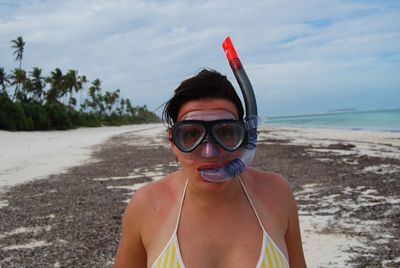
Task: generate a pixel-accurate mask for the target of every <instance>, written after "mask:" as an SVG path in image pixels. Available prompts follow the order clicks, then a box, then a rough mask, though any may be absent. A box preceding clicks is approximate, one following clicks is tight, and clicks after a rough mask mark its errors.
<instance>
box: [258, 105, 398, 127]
mask: <svg viewBox="0 0 400 268" xmlns="http://www.w3.org/2000/svg"><path fill="white" fill-rule="evenodd" d="M261 120H262V124H263V125H271V126H292V127H318V128H342V129H343V128H344V129H353V130H382V131H393V132H400V109H392V110H377V111H351V112H335V113H325V114H310V115H296V116H279V117H278V116H277V117H268V118H261Z"/></svg>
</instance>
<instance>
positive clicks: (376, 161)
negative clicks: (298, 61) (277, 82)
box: [0, 124, 400, 267]
mask: <svg viewBox="0 0 400 268" xmlns="http://www.w3.org/2000/svg"><path fill="white" fill-rule="evenodd" d="M0 148H1V150H0V267H111V266H112V263H113V258H114V255H115V252H116V249H117V246H118V241H119V235H120V228H121V220H122V218H121V217H122V214H123V211H124V208H125V206H126V202H127V201H128V200H129V198H130V197H131V195H132V194H134V192H135V191H136V190H137V189H138V188H139V187H141V186H143V185H144V184H146V183H148V182H150V181H153V180H158V179H160V178H162V177H163V176H164V175H166V174H168V173H169V172H171V171H173V170H176V169H177V166H176V164H175V161H174V158H173V156H172V154H171V152H170V151H169V147H168V144H167V140H166V139H165V135H164V127H163V126H162V125H160V124H154V125H139V126H125V127H120V128H118V127H116V128H97V129H96V128H94V129H77V130H70V131H59V132H16V133H10V132H4V131H0ZM253 166H254V167H257V168H260V169H263V170H270V171H274V172H278V173H281V174H282V175H283V176H285V177H286V178H287V179H288V180H289V182H290V184H291V185H292V188H293V191H294V194H295V197H296V200H297V202H298V207H299V215H300V224H301V231H302V237H303V247H304V252H305V256H306V260H307V264H308V267H399V266H400V245H399V243H398V237H400V224H399V222H400V133H390V132H372V131H350V130H333V129H329V130H327V129H300V128H271V127H263V128H261V129H260V136H259V143H258V147H257V153H256V157H255V159H254V161H253Z"/></svg>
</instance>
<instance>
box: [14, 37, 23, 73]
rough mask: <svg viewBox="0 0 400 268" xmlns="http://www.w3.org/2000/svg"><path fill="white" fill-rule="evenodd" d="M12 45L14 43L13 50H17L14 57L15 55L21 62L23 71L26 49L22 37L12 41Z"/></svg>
mask: <svg viewBox="0 0 400 268" xmlns="http://www.w3.org/2000/svg"><path fill="white" fill-rule="evenodd" d="M11 43H13V45H12V46H11V48H13V49H15V50H14V53H13V55H15V60H16V61H19V68H20V69H21V66H22V58H23V56H24V47H25V42H24V39H23V38H22V36H18V37H17V39H14V40H11Z"/></svg>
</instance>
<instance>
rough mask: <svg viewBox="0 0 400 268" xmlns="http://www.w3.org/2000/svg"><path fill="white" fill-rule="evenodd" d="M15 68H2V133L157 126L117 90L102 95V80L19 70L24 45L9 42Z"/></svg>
mask: <svg viewBox="0 0 400 268" xmlns="http://www.w3.org/2000/svg"><path fill="white" fill-rule="evenodd" d="M11 43H12V46H11V48H12V49H14V51H13V55H14V56H15V60H16V61H17V62H18V64H19V67H16V68H14V69H13V70H11V72H10V73H7V72H6V71H5V68H4V67H0V129H4V130H12V131H15V130H54V129H58V130H63V129H71V128H76V127H97V126H102V125H123V124H138V123H151V122H160V118H159V117H158V116H157V115H156V114H155V113H153V112H151V111H149V110H148V109H147V107H146V105H144V106H134V105H132V103H131V101H130V100H129V99H125V98H122V97H121V95H120V90H119V89H117V90H114V91H104V90H103V89H102V85H101V81H100V79H98V78H97V79H95V80H93V81H91V82H90V81H89V80H88V79H87V77H86V76H85V75H80V74H79V73H78V71H77V70H68V71H67V72H63V71H62V70H61V69H60V68H56V69H55V70H54V71H51V72H50V74H49V75H47V76H45V75H43V73H42V69H41V68H39V67H33V68H32V70H30V71H28V72H27V71H26V70H24V69H23V68H22V60H23V56H24V49H25V41H24V40H23V38H22V36H19V37H17V38H16V39H14V40H11Z"/></svg>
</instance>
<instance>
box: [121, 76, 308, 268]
mask: <svg viewBox="0 0 400 268" xmlns="http://www.w3.org/2000/svg"><path fill="white" fill-rule="evenodd" d="M246 108H247V107H246ZM163 115H164V118H165V119H166V121H167V123H168V124H169V128H168V136H169V138H170V145H171V149H172V152H173V154H174V155H175V156H176V158H177V160H178V161H179V163H180V168H179V170H178V171H176V172H174V173H172V174H169V175H167V176H166V177H165V178H163V179H161V180H160V181H157V182H154V183H151V184H148V185H146V186H144V187H142V188H141V189H140V190H138V191H137V192H136V193H135V194H134V196H133V198H132V199H131V201H130V203H129V204H128V207H127V209H126V211H125V215H124V222H123V231H122V238H121V241H120V246H119V249H118V253H117V257H116V260H115V266H114V267H115V268H123V267H188V268H196V267H201V268H204V267H221V268H222V267H230V268H231V267H289V266H290V267H295V268H301V267H306V264H305V260H304V256H303V250H302V244H301V237H300V231H299V222H298V215H297V207H296V203H295V200H294V197H293V195H292V193H291V189H290V186H289V184H288V182H287V181H286V180H285V179H284V178H282V177H281V176H280V175H278V174H274V173H271V172H263V171H259V170H256V169H253V168H250V167H248V163H247V162H248V161H251V158H252V157H250V160H243V161H244V164H242V165H241V169H239V171H240V172H236V173H232V174H234V175H232V174H231V173H229V172H228V173H229V174H231V175H232V176H231V177H229V174H228V177H227V175H226V174H225V175H221V176H220V174H221V172H220V171H221V170H223V171H224V170H226V169H227V168H225V167H227V166H231V163H234V162H235V161H236V160H238V159H239V160H240V159H244V158H246V156H247V155H249V154H250V155H251V154H252V152H253V151H254V150H253V148H252V146H248V145H249V144H250V145H251V139H252V138H254V137H251V136H252V135H253V134H254V133H253V134H251V132H248V131H247V125H248V124H243V120H242V119H243V116H244V111H243V107H242V104H241V101H240V99H239V97H238V95H237V94H236V92H235V90H234V88H233V86H232V85H231V83H230V82H229V81H228V80H227V79H226V77H225V76H223V75H221V74H219V73H217V72H215V71H209V70H203V71H201V72H200V73H199V74H197V75H196V76H194V77H192V78H190V79H188V80H186V81H183V82H182V83H181V85H180V86H179V87H178V88H177V89H176V90H175V95H174V96H173V97H172V98H171V99H170V101H169V102H168V103H167V105H166V107H165V109H164V114H163ZM246 140H247V141H246ZM246 146H247V147H246ZM249 152H250V153H249ZM246 161H247V162H246ZM239 162H240V161H239ZM237 173H240V174H237Z"/></svg>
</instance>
